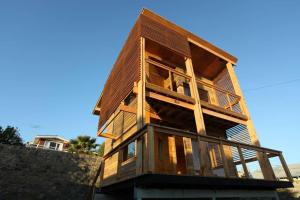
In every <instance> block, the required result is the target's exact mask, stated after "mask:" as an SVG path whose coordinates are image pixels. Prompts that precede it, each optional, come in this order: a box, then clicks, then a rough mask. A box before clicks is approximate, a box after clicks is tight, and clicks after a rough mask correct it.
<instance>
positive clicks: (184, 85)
mask: <svg viewBox="0 0 300 200" xmlns="http://www.w3.org/2000/svg"><path fill="white" fill-rule="evenodd" d="M183 88H184V94H185V95H186V96H189V97H190V96H191V90H190V86H189V84H188V83H183Z"/></svg>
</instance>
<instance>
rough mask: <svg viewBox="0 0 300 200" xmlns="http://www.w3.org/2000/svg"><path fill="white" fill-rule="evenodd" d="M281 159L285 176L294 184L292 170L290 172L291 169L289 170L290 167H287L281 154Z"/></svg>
mask: <svg viewBox="0 0 300 200" xmlns="http://www.w3.org/2000/svg"><path fill="white" fill-rule="evenodd" d="M279 159H280V162H281V165H282V167H283V170H284V172H285V174H286V176H287V178H288V180H289V181H290V182H293V177H292V175H291V172H290V170H289V168H288V165H287V164H286V162H285V159H284V157H283V155H282V153H280V155H279Z"/></svg>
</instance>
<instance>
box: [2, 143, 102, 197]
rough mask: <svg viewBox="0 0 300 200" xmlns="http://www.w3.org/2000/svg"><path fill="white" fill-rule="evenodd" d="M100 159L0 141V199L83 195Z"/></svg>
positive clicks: (88, 186)
mask: <svg viewBox="0 0 300 200" xmlns="http://www.w3.org/2000/svg"><path fill="white" fill-rule="evenodd" d="M100 160H101V158H100V157H99V156H94V155H77V154H71V153H65V152H58V151H51V150H42V149H33V148H26V147H21V146H10V145H3V144H0V200H3V199H5V200H6V199H14V200H15V199H22V200H23V199H30V200H31V199H72V200H76V199H85V198H86V195H87V193H88V192H89V190H90V185H91V184H92V182H93V179H94V177H95V174H96V172H97V170H98V168H99V165H100Z"/></svg>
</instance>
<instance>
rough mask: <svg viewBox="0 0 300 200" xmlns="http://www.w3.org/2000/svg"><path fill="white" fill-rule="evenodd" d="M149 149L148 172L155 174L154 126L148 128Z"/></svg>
mask: <svg viewBox="0 0 300 200" xmlns="http://www.w3.org/2000/svg"><path fill="white" fill-rule="evenodd" d="M147 142H148V145H147V148H148V172H150V173H154V172H155V153H154V145H155V140H154V128H153V126H148V132H147Z"/></svg>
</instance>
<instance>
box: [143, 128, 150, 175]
mask: <svg viewBox="0 0 300 200" xmlns="http://www.w3.org/2000/svg"><path fill="white" fill-rule="evenodd" d="M148 152H149V150H148V134H147V133H145V134H144V135H143V173H147V172H148V167H149V162H148V160H149V159H148V156H149V153H148Z"/></svg>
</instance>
